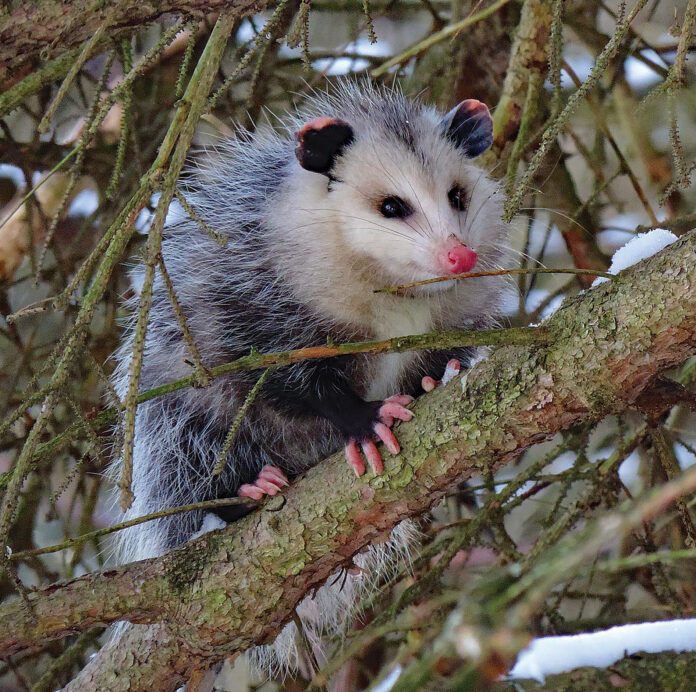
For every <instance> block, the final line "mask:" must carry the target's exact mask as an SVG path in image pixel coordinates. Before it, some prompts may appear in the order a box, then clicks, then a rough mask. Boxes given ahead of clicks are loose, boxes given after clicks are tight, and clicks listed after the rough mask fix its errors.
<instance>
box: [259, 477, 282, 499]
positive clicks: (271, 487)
mask: <svg viewBox="0 0 696 692" xmlns="http://www.w3.org/2000/svg"><path fill="white" fill-rule="evenodd" d="M254 485H255V486H256V487H257V488H260V489H261V490H262V492H264V493H265V494H266V495H277V494H278V491H279V490H280V488H279V487H278V486H277V485H276V484H275V483H273V482H272V481H266V480H264V479H263V478H261V477H259V478H257V479H256V483H254Z"/></svg>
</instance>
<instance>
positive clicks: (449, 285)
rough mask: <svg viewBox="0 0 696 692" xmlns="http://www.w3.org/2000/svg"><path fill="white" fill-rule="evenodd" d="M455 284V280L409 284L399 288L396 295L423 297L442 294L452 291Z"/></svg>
mask: <svg viewBox="0 0 696 692" xmlns="http://www.w3.org/2000/svg"><path fill="white" fill-rule="evenodd" d="M456 285H457V281H456V280H454V279H453V280H452V281H438V282H437V283H432V284H424V285H422V286H411V287H410V288H404V289H402V290H400V291H399V292H398V293H397V294H396V295H400V296H403V297H404V298H424V297H427V296H434V295H438V296H442V295H444V294H445V293H450V292H452V291H453V290H454V289H455V287H456Z"/></svg>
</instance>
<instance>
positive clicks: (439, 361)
mask: <svg viewBox="0 0 696 692" xmlns="http://www.w3.org/2000/svg"><path fill="white" fill-rule="evenodd" d="M475 353H476V349H473V348H453V349H448V350H445V351H428V352H427V353H425V354H423V357H422V359H421V363H420V367H419V370H420V374H421V380H420V386H421V389H422V390H423V391H426V392H432V391H433V389H435V387H438V386H440V385H441V384H447V383H448V382H449V381H450V380H451V379H452V378H453V377H456V376H457V375H458V374H459V371H460V370H461V369H462V368H467V367H469V363H470V362H471V360H472V358H473V357H474V355H475ZM443 372H444V374H443V375H442V376H440V374H441V373H443Z"/></svg>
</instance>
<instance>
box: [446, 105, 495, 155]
mask: <svg viewBox="0 0 696 692" xmlns="http://www.w3.org/2000/svg"><path fill="white" fill-rule="evenodd" d="M442 133H443V134H444V135H445V136H446V137H447V138H448V139H450V140H451V141H452V142H453V143H454V144H455V146H457V147H459V148H460V149H463V150H464V152H465V153H466V155H467V156H469V157H471V158H474V156H478V155H479V154H482V153H483V152H484V151H486V149H488V147H490V146H491V144H493V118H491V112H490V111H489V110H488V106H487V105H486V104H485V103H481V101H477V100H476V99H467V100H466V101H462V102H461V103H460V104H459V105H457V106H455V107H454V108H453V109H452V110H451V111H450V112H449V113H448V114H447V115H446V116H445V117H444V120H443V121H442Z"/></svg>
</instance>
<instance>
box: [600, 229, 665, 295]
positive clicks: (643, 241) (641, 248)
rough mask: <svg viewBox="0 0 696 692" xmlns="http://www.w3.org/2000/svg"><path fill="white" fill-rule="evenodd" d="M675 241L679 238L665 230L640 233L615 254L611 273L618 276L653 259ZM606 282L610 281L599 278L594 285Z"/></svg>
mask: <svg viewBox="0 0 696 692" xmlns="http://www.w3.org/2000/svg"><path fill="white" fill-rule="evenodd" d="M675 240H677V236H676V235H674V233H671V232H670V231H667V230H665V229H664V228H656V229H655V230H653V231H649V232H648V233H640V234H639V235H637V236H636V237H635V238H632V239H631V240H629V241H628V242H627V243H626V245H624V246H623V247H620V248H619V249H618V250H617V251H616V252H615V253H614V256H613V257H612V259H611V266H610V267H609V273H610V274H618V273H619V272H620V271H623V270H624V269H627V268H628V267H631V266H633V265H634V264H636V262H640V261H641V260H644V259H647V258H648V257H652V256H653V255H654V254H656V253H658V252H660V250H664V248H666V247H667V246H668V245H670V244H671V243H673V242H674V241H675ZM604 281H609V279H606V278H605V277H603V276H599V277H597V278H596V279H595V280H594V283H593V284H592V285H593V286H596V285H597V284H600V283H603V282H604Z"/></svg>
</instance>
